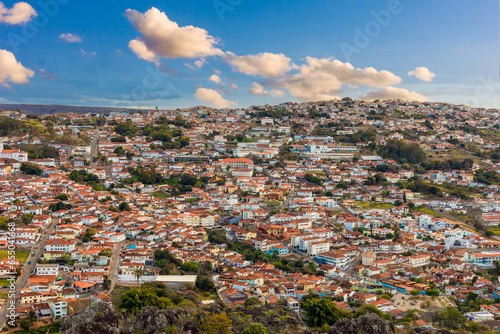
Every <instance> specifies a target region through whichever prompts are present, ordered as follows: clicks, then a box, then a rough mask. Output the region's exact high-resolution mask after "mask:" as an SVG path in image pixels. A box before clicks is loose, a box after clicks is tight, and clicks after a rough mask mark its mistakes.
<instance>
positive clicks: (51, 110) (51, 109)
mask: <svg viewBox="0 0 500 334" xmlns="http://www.w3.org/2000/svg"><path fill="white" fill-rule="evenodd" d="M17 109H19V110H21V111H22V112H23V113H25V114H29V115H44V114H51V115H54V114H57V113H67V112H73V113H78V114H86V113H96V114H109V113H110V112H112V111H117V112H123V111H125V112H127V111H128V112H136V111H139V109H128V108H111V107H77V106H64V105H57V104H0V110H17Z"/></svg>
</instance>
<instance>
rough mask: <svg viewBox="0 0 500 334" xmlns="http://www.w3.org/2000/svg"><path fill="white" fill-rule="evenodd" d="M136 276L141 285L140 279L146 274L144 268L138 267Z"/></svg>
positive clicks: (135, 272)
mask: <svg viewBox="0 0 500 334" xmlns="http://www.w3.org/2000/svg"><path fill="white" fill-rule="evenodd" d="M134 276H135V278H136V279H137V285H139V280H140V279H141V277H142V276H144V270H142V269H141V268H137V269H136V270H135V271H134Z"/></svg>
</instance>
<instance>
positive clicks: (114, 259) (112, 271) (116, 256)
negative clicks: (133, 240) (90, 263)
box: [107, 241, 125, 296]
mask: <svg viewBox="0 0 500 334" xmlns="http://www.w3.org/2000/svg"><path fill="white" fill-rule="evenodd" d="M124 244H125V241H120V242H118V243H117V244H116V246H115V249H114V250H113V255H111V263H110V265H109V273H108V277H109V279H110V280H111V286H110V288H109V291H108V293H107V295H108V296H109V294H110V293H111V292H112V291H113V289H114V288H115V285H116V281H117V275H118V268H119V265H120V254H121V252H122V247H123V245H124Z"/></svg>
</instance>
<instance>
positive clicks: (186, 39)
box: [125, 7, 223, 67]
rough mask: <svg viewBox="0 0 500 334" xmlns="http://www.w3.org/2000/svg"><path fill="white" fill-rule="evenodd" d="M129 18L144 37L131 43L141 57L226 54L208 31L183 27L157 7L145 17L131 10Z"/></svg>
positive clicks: (127, 12) (196, 56)
mask: <svg viewBox="0 0 500 334" xmlns="http://www.w3.org/2000/svg"><path fill="white" fill-rule="evenodd" d="M125 16H126V17H127V18H128V20H129V21H130V23H131V24H132V25H133V26H134V28H135V29H136V30H137V31H139V32H140V33H141V34H142V36H140V37H138V38H136V39H135V40H133V41H131V42H130V43H129V47H130V48H131V49H132V51H134V53H135V54H136V55H137V56H138V57H139V58H142V59H145V60H148V61H153V62H156V61H157V57H164V58H192V59H194V58H202V57H205V56H215V55H222V54H223V52H222V51H221V50H220V49H218V48H217V47H216V45H217V43H218V40H217V39H216V38H214V37H212V36H210V35H209V34H208V32H207V31H206V30H205V29H202V28H198V27H194V26H184V27H179V25H178V24H177V23H176V22H174V21H171V20H170V19H169V18H168V17H167V15H166V14H165V13H164V12H160V11H159V10H158V9H157V8H155V7H153V8H151V9H150V10H148V11H146V12H145V13H144V14H143V13H141V12H138V11H136V10H132V9H127V10H126V12H125ZM195 65H196V66H198V65H197V64H195ZM201 65H203V64H201ZM200 67H201V66H200Z"/></svg>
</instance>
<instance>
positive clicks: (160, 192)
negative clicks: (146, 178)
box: [151, 191, 167, 198]
mask: <svg viewBox="0 0 500 334" xmlns="http://www.w3.org/2000/svg"><path fill="white" fill-rule="evenodd" d="M151 195H153V196H154V197H158V198H166V197H167V194H165V193H164V192H163V191H155V192H152V193H151Z"/></svg>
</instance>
